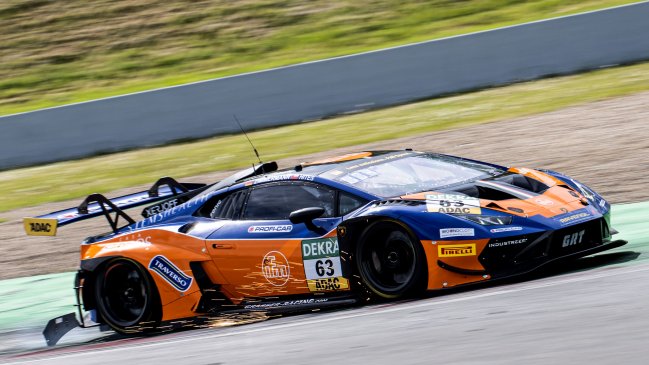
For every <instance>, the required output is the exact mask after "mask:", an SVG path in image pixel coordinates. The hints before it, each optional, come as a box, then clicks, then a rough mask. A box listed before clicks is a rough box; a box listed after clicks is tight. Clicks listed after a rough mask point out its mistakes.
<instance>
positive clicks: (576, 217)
mask: <svg viewBox="0 0 649 365" xmlns="http://www.w3.org/2000/svg"><path fill="white" fill-rule="evenodd" d="M590 217H591V215H590V213H588V212H586V211H582V212H581V213H576V214H572V215H569V216H559V217H555V219H556V220H558V221H559V222H560V223H561V224H563V225H568V224H572V223H577V222H583V221H585V220H587V219H588V218H590Z"/></svg>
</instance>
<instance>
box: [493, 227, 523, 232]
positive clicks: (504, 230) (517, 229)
mask: <svg viewBox="0 0 649 365" xmlns="http://www.w3.org/2000/svg"><path fill="white" fill-rule="evenodd" d="M522 230H523V227H500V228H492V229H490V230H489V232H491V233H500V232H513V231H522Z"/></svg>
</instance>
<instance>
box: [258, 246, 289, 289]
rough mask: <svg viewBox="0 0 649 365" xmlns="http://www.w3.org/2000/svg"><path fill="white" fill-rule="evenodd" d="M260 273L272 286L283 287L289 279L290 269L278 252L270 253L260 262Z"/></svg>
mask: <svg viewBox="0 0 649 365" xmlns="http://www.w3.org/2000/svg"><path fill="white" fill-rule="evenodd" d="M261 272H262V273H263V274H264V277H265V278H266V280H267V281H268V282H269V283H270V284H271V285H273V286H283V285H285V284H286V283H287V282H288V279H289V278H290V277H291V268H290V266H289V264H288V260H287V259H286V256H284V254H283V253H281V252H279V251H270V252H269V253H267V254H266V256H264V259H263V260H262V261H261Z"/></svg>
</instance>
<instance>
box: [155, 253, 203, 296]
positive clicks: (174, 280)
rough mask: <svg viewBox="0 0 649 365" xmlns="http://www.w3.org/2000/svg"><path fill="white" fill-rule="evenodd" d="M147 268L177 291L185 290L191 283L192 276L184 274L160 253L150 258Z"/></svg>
mask: <svg viewBox="0 0 649 365" xmlns="http://www.w3.org/2000/svg"><path fill="white" fill-rule="evenodd" d="M149 269H151V271H153V272H155V273H156V274H158V275H160V276H161V277H162V278H163V279H165V280H166V281H168V282H169V284H171V286H173V287H174V288H176V289H177V290H178V291H181V292H185V291H187V289H189V287H190V286H191V285H192V280H193V279H192V277H191V276H187V275H185V274H184V273H183V272H182V271H181V270H180V269H179V268H177V267H176V265H174V264H173V263H171V261H169V259H167V258H166V257H164V256H162V255H158V256H156V257H154V258H152V259H151V262H149Z"/></svg>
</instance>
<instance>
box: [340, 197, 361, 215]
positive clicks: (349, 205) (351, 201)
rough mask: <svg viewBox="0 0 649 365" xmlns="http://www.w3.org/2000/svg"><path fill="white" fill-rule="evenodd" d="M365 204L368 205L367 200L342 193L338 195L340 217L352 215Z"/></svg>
mask: <svg viewBox="0 0 649 365" xmlns="http://www.w3.org/2000/svg"><path fill="white" fill-rule="evenodd" d="M365 204H367V200H365V199H361V198H358V197H355V196H353V195H349V194H346V193H343V192H341V193H340V194H339V195H338V215H341V216H342V215H345V214H347V213H350V212H352V211H354V210H356V209H358V208H360V207H362V206H363V205H365Z"/></svg>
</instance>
